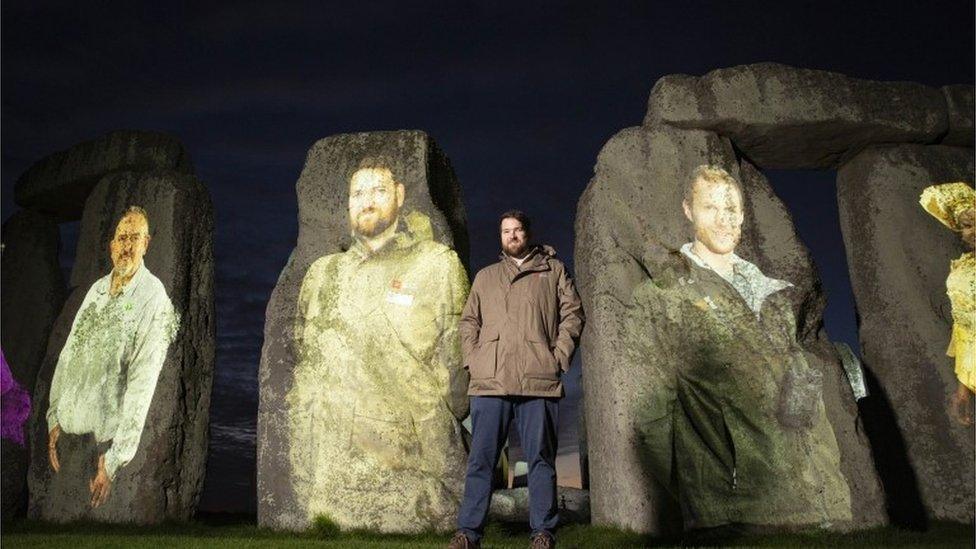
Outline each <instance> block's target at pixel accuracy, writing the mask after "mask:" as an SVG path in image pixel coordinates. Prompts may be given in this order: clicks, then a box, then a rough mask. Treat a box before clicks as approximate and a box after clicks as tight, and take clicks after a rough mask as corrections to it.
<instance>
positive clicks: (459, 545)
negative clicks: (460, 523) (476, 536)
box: [447, 532, 481, 549]
mask: <svg viewBox="0 0 976 549" xmlns="http://www.w3.org/2000/svg"><path fill="white" fill-rule="evenodd" d="M480 547H481V544H480V543H478V542H477V541H471V538H469V537H468V536H466V535H464V532H455V533H454V537H452V538H451V541H450V542H449V543H448V544H447V549H480Z"/></svg>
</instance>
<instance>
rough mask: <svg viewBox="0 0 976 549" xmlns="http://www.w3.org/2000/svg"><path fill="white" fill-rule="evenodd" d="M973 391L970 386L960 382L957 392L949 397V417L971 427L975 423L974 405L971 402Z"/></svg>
mask: <svg viewBox="0 0 976 549" xmlns="http://www.w3.org/2000/svg"><path fill="white" fill-rule="evenodd" d="M971 397H972V393H971V392H970V391H969V388H968V387H966V386H965V385H963V384H962V383H960V384H959V387H958V388H957V389H956V392H955V393H953V394H952V396H951V397H949V417H951V418H952V419H954V420H956V423H959V424H960V425H965V426H966V427H969V426H970V425H972V424H973V406H972V404H971V403H970V401H971Z"/></svg>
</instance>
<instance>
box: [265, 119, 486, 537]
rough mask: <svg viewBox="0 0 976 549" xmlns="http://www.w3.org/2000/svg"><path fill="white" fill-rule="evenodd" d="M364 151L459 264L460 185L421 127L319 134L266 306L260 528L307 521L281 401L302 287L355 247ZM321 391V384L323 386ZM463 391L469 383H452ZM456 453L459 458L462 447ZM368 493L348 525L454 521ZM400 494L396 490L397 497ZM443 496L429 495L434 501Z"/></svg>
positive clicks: (421, 526)
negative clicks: (351, 204) (352, 185)
mask: <svg viewBox="0 0 976 549" xmlns="http://www.w3.org/2000/svg"><path fill="white" fill-rule="evenodd" d="M368 156H369V157H383V158H386V159H388V160H389V161H390V162H391V163H392V164H393V166H392V171H393V173H394V176H395V177H396V178H397V179H398V180H400V182H402V183H403V184H404V186H405V188H406V199H405V202H404V205H403V207H402V209H401V210H400V212H401V217H402V216H403V215H405V214H408V213H409V212H417V213H419V214H422V215H423V216H426V217H427V218H429V220H430V224H431V229H432V233H433V241H434V242H437V243H440V244H442V245H446V246H448V247H450V248H453V249H454V250H456V252H457V255H458V256H459V257H460V261H461V263H462V264H463V265H466V264H467V256H468V240H467V228H466V218H465V214H464V209H463V205H462V203H461V195H460V187H459V186H458V184H457V180H456V178H455V176H454V172H453V170H452V169H451V167H450V163H449V161H448V159H447V158H446V157H445V156H444V154H443V153H441V152H440V150H439V149H438V148H437V146H436V144H435V143H434V141H433V140H432V139H431V138H430V137H429V136H427V134H425V133H424V132H421V131H393V132H371V133H357V134H344V135H337V136H332V137H328V138H325V139H322V140H320V141H318V142H316V143H315V144H314V145H313V146H312V147H311V149H310V150H309V152H308V156H307V159H306V162H305V166H304V169H303V170H302V173H301V175H300V177H299V180H298V182H297V184H296V192H297V194H298V208H299V234H298V242H297V245H296V247H295V249H294V250H293V252H292V254H291V256H290V258H289V259H288V263H287V264H286V265H285V267H284V269H283V271H282V273H281V275H280V277H279V279H278V283H277V285H276V286H275V289H274V291H273V293H272V296H271V299H270V301H269V303H268V308H267V316H266V324H265V340H264V348H263V351H262V355H261V369H260V376H259V377H260V405H259V412H258V479H257V480H258V523H259V524H260V525H261V526H266V527H271V528H276V529H293V530H297V529H302V528H305V527H307V526H308V525H309V524H310V522H311V518H312V517H310V516H309V514H310V512H311V509H312V507H311V506H310V505H309V504H308V502H307V494H306V495H304V496H303V495H302V494H300V493H298V492H300V491H305V490H304V489H302V490H298V489H296V487H295V485H294V483H295V481H296V479H297V478H299V477H300V476H301V475H302V474H303V473H302V472H300V471H295V470H293V466H292V465H293V463H292V460H291V459H290V455H291V452H292V449H293V446H295V447H297V445H299V444H304V442H301V441H297V440H296V441H294V444H293V442H292V441H291V440H290V437H291V436H292V435H291V433H292V432H293V431H292V429H291V426H290V419H289V418H290V417H291V415H290V414H291V412H290V410H289V405H288V402H289V398H290V397H289V395H290V394H291V392H292V389H293V388H294V384H295V377H296V375H297V371H296V365H298V364H299V362H300V360H302V359H301V357H300V356H299V355H301V354H302V353H303V351H302V350H301V349H298V348H297V347H298V346H297V345H296V333H295V326H296V323H297V322H299V320H300V319H299V316H300V315H299V313H298V298H299V290H300V287H301V285H302V282H303V279H304V278H305V275H306V273H307V272H308V270H309V267H310V266H311V265H312V264H313V262H315V261H316V260H318V259H319V258H322V257H324V256H327V255H330V254H336V253H338V252H344V251H346V250H348V249H349V248H350V246H351V245H352V243H353V242H352V237H351V235H350V228H349V222H348V201H349V178H350V176H351V175H352V173H353V172H354V171H355V170H356V168H357V167H358V165H359V163H360V161H361V160H362V159H363V158H365V157H368ZM438 246H439V245H438ZM322 390H323V391H326V392H328V387H324V388H322ZM461 390H466V387H465V388H464V389H460V388H458V389H457V391H461ZM459 394H460V393H459ZM352 396H355V395H352ZM333 426H334V424H333V423H330V422H326V421H322V422H321V428H323V429H329V428H330V427H333ZM340 426H341V425H340ZM458 449H459V448H453V447H450V448H447V447H445V448H443V451H441V449H438V450H436V451H435V452H436V453H440V454H443V455H445V456H450V455H454V456H457V452H456V451H455V450H458ZM400 457H402V456H399V455H395V456H392V457H391V458H392V459H399V458H400ZM459 458H460V459H463V450H461V453H460V456H459ZM459 464H460V463H459ZM459 464H458V465H459ZM329 474H330V475H331V474H332V472H329ZM411 474H412V473H411ZM338 488H341V489H343V490H345V489H348V488H350V487H347V486H341V487H338ZM373 492H375V493H374V494H373V495H372V496H371V495H369V494H368V493H364V494H363V495H362V497H357V498H355V501H353V500H350V501H349V502H348V505H349V507H350V509H351V510H350V511H349V513H346V514H345V515H346V516H344V517H338V519H339V522H340V525H341V526H343V527H349V526H351V524H348V523H347V522H348V521H350V520H353V521H355V520H359V521H363V522H362V523H360V524H359V526H360V527H365V528H370V529H375V530H386V531H420V530H427V529H431V528H434V529H445V528H447V529H449V528H451V527H452V525H451V524H447V522H445V521H441V520H440V519H437V518H435V517H434V515H437V516H439V513H432V515H431V518H430V520H429V521H427V522H424V521H423V520H422V519H421V518H409V517H414V516H416V515H417V513H420V511H418V509H417V508H416V506H412V507H411V508H410V509H403V513H402V515H403V517H407V518H403V517H401V518H402V520H400V521H397V520H392V519H390V518H389V517H388V516H387V515H386V514H385V511H381V510H380V507H384V506H387V505H388V504H389V503H390V501H389V500H390V498H394V499H395V498H396V497H399V496H397V495H396V494H390V493H385V494H384V493H380V492H383V491H382V490H379V491H377V490H374V491H373ZM407 495H408V494H403V497H406V496H407ZM370 498H373V499H374V500H375V501H374V503H375V506H376V507H377V509H376V510H374V511H373V512H372V514H373V515H374V517H373V519H374V520H367V518H368V516H369V515H370V512H368V511H370V510H369V509H368V506H369V501H370ZM441 503H442V502H434V506H435V507H437V506H439V505H440V504H441ZM360 511H362V512H360ZM312 514H314V513H312ZM350 517H358V518H350ZM333 518H335V517H333ZM403 521H406V523H402V522H403Z"/></svg>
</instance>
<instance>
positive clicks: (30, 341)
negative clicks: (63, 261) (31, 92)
mask: <svg viewBox="0 0 976 549" xmlns="http://www.w3.org/2000/svg"><path fill="white" fill-rule="evenodd" d="M2 238H3V259H2V262H3V265H2V267H0V277H2V282H0V302H2V304H0V313H2V317H3V318H2V320H0V325H2V326H3V331H2V335H0V339H2V346H3V352H4V355H5V357H6V359H7V362H8V364H9V365H10V371H11V373H12V374H13V377H14V380H16V381H17V383H18V384H20V386H21V387H23V388H24V389H26V390H27V392H28V393H30V391H31V390H32V389H33V387H34V380H35V379H36V377H37V371H38V369H39V368H40V367H41V362H42V361H43V360H44V350H45V348H46V347H47V338H48V335H49V334H50V332H51V326H52V325H53V324H54V319H55V318H56V317H57V315H58V313H59V312H60V311H61V306H62V305H63V304H64V299H65V295H66V294H67V290H66V287H65V283H64V276H63V275H62V274H61V267H60V266H59V264H58V248H59V247H60V245H61V237H60V235H59V233H58V226H57V225H56V224H55V223H54V222H53V220H51V218H50V217H48V216H45V215H43V214H39V213H37V212H34V211H31V210H21V211H18V212H16V213H14V214H13V215H12V216H10V218H9V219H7V221H6V222H5V223H4V224H3V236H2ZM25 431H26V425H25ZM2 446H3V455H2V461H3V476H2V480H3V484H2V490H0V494H2V497H3V517H4V519H5V520H6V519H8V518H13V517H16V516H20V515H22V514H23V513H24V511H26V509H27V449H26V448H25V447H22V446H19V445H17V444H15V443H12V442H10V441H8V440H6V439H4V440H3V444H2Z"/></svg>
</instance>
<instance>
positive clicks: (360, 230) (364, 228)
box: [352, 209, 396, 238]
mask: <svg viewBox="0 0 976 549" xmlns="http://www.w3.org/2000/svg"><path fill="white" fill-rule="evenodd" d="M366 213H372V214H373V215H374V219H375V221H372V222H369V221H362V220H361V218H362V217H363V215H364V214H366ZM395 221H396V216H395V215H393V216H389V217H384V216H383V215H382V214H381V213H380V212H379V211H378V210H375V209H374V210H365V211H362V212H360V213H359V216H358V217H357V218H356V223H355V224H354V225H353V227H352V230H353V232H355V233H356V234H357V235H359V236H362V237H365V238H373V237H374V236H376V235H378V234H380V233H382V232H383V231H385V230H387V229H389V228H390V225H392V224H393V223H394V222H395Z"/></svg>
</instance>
